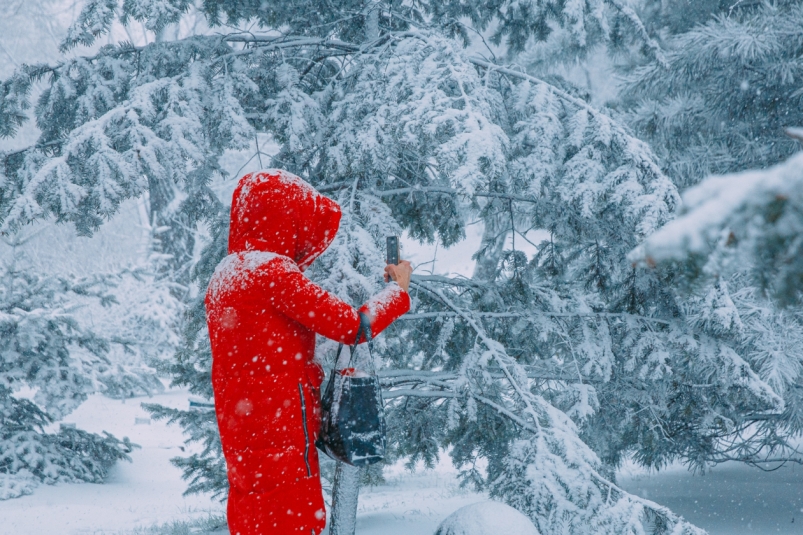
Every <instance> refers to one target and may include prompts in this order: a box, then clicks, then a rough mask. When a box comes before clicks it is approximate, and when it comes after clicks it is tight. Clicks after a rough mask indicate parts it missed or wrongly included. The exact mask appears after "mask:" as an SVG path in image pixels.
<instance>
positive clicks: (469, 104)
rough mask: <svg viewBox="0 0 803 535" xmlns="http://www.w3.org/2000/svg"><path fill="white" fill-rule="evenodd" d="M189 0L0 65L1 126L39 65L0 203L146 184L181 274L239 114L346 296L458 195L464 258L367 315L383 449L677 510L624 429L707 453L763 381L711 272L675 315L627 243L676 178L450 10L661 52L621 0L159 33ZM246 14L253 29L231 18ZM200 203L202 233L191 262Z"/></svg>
mask: <svg viewBox="0 0 803 535" xmlns="http://www.w3.org/2000/svg"><path fill="white" fill-rule="evenodd" d="M190 8H191V5H190V3H188V2H181V1H171V2H150V1H148V2H145V1H141V2H139V1H130V2H128V1H127V2H125V3H122V4H120V3H118V2H115V1H113V0H102V1H99V0H90V1H89V2H88V3H87V4H86V7H85V9H84V11H83V12H82V14H81V16H80V17H79V20H78V22H77V23H76V25H74V26H73V28H72V29H71V31H70V34H69V37H68V39H67V41H65V43H64V46H65V49H66V48H70V47H72V46H75V45H79V44H81V45H87V44H90V43H92V42H93V41H94V39H95V38H96V37H97V36H99V35H102V34H104V33H106V32H108V31H109V28H110V27H111V25H112V24H113V23H114V22H115V21H119V22H120V23H122V24H125V23H126V21H129V20H137V21H140V22H142V23H144V24H145V25H146V27H148V28H150V29H151V30H153V31H154V33H155V35H157V36H161V37H160V38H159V39H158V40H157V41H156V42H154V43H150V44H148V45H145V46H134V45H131V44H128V43H121V44H118V45H109V46H106V47H104V48H102V49H101V50H100V51H99V52H98V53H97V54H95V55H93V56H87V57H82V56H79V55H74V56H72V57H71V58H65V59H64V61H63V62H62V63H60V64H57V65H41V66H32V67H25V68H22V69H21V70H19V71H18V72H17V73H16V74H15V75H14V76H13V77H12V78H10V79H9V80H7V81H5V82H3V85H2V90H1V91H0V96H2V100H1V101H0V110H1V111H2V114H1V115H0V133H2V134H3V135H13V133H14V131H15V129H16V128H17V127H18V125H19V124H21V123H22V122H23V121H24V120H25V117H26V113H27V110H28V109H29V106H30V104H29V94H30V92H31V90H32V84H33V83H35V82H36V81H42V82H44V85H45V88H46V89H45V90H44V92H43V93H42V96H41V97H40V99H39V102H38V104H37V106H36V108H35V113H36V117H37V124H38V125H39V127H40V129H41V131H42V136H41V137H40V139H39V140H38V141H37V143H36V144H35V145H34V146H32V147H30V148H28V149H26V150H23V151H19V152H15V153H9V154H4V155H3V161H4V165H3V167H2V171H3V175H2V184H3V188H2V192H1V193H0V215H1V216H2V218H3V225H4V228H7V229H12V230H13V229H15V228H17V227H18V226H20V225H22V224H25V223H26V222H28V221H30V220H32V219H36V218H40V217H43V216H46V215H49V214H54V215H55V216H56V217H58V218H59V220H61V221H65V222H67V221H68V222H72V223H74V224H75V225H76V227H77V228H78V229H79V230H80V231H81V232H86V233H90V232H92V231H93V230H94V229H95V228H97V227H98V226H99V225H100V224H102V222H103V218H104V217H106V216H108V215H110V214H112V213H114V211H115V210H116V209H117V207H118V206H119V203H120V202H122V200H124V199H126V198H129V197H136V196H140V195H144V194H145V193H146V192H147V193H148V195H149V198H150V200H151V206H152V207H155V208H154V210H155V213H156V214H161V215H160V217H162V219H158V218H156V217H154V218H153V220H154V221H155V222H156V223H155V224H154V227H155V228H157V229H160V230H161V231H162V232H164V233H165V236H168V235H170V236H173V237H171V238H169V239H167V238H166V239H165V240H164V241H163V244H164V245H165V247H169V248H170V250H165V251H164V254H165V255H166V256H165V259H166V260H168V261H169V262H171V267H170V269H168V270H166V273H168V274H169V275H168V276H172V277H176V278H177V279H179V280H180V281H181V283H182V284H185V285H186V284H187V282H189V277H190V276H191V277H193V278H194V281H195V283H196V284H197V285H198V289H199V290H200V294H202V293H203V289H204V288H205V285H206V282H207V281H208V279H209V277H210V276H211V273H212V271H213V269H214V266H215V265H216V264H217V262H218V261H219V260H220V259H221V258H222V257H223V256H224V254H225V251H226V244H225V237H226V235H227V231H226V230H227V229H226V219H227V211H226V210H225V208H224V205H225V203H228V199H223V200H222V201H223V203H224V204H221V202H220V201H219V200H218V199H216V198H215V196H214V194H213V193H212V191H211V189H210V188H209V185H210V182H211V181H212V180H213V179H215V178H216V177H217V176H218V175H219V173H220V169H219V167H220V166H219V163H218V160H219V157H220V156H221V154H222V153H223V151H224V150H226V149H229V148H242V147H246V146H248V145H249V143H250V141H251V140H252V139H253V137H254V134H255V132H264V133H269V134H270V135H272V136H273V137H274V139H276V140H277V141H278V142H279V143H280V144H281V150H280V151H279V153H278V154H277V155H276V157H275V158H274V160H273V162H272V165H274V166H277V167H283V168H285V169H288V170H289V171H292V172H294V173H296V174H299V175H300V176H302V177H304V178H305V179H306V180H308V181H309V182H310V183H312V184H313V185H315V186H316V187H317V188H319V190H320V191H322V192H324V193H326V194H329V195H332V196H333V197H334V198H336V199H337V200H338V201H339V202H340V203H341V205H342V206H343V207H344V221H343V226H342V229H341V232H342V235H341V236H339V238H338V239H339V241H338V242H336V243H335V244H333V246H332V247H331V248H330V250H329V251H328V252H327V254H326V255H324V256H323V257H322V258H321V259H320V261H319V264H318V265H317V266H316V268H315V269H314V270H313V271H312V272H311V274H312V275H313V276H314V277H315V279H316V280H318V281H320V282H321V283H322V284H324V285H325V286H327V287H328V288H330V289H331V290H333V291H335V292H336V293H338V295H340V296H341V297H343V298H347V299H349V300H351V301H352V302H355V303H357V302H359V301H360V300H361V299H362V298H363V297H364V295H365V294H368V293H373V291H375V290H377V289H378V288H379V287H380V286H381V282H380V281H381V267H382V266H381V258H382V256H383V255H382V254H381V252H380V251H381V246H382V244H383V238H384V235H385V234H386V233H388V232H396V231H397V229H403V230H405V231H407V232H408V233H409V234H410V235H411V236H413V237H414V238H416V239H420V240H426V241H431V240H438V241H439V242H440V243H442V244H443V245H449V244H452V243H454V242H456V241H457V240H459V239H460V238H461V237H462V236H463V228H464V226H465V224H466V222H467V221H468V220H469V219H470V218H473V217H477V216H478V217H480V218H481V219H482V221H483V223H484V228H485V232H484V238H483V244H482V247H481V249H480V250H479V251H478V252H477V255H476V256H477V271H476V274H475V276H474V277H473V278H472V279H443V278H439V277H429V278H427V277H419V278H418V279H417V280H416V281H415V285H414V290H413V297H414V300H415V302H416V310H415V311H414V313H413V314H411V315H410V316H409V317H408V318H407V320H406V321H405V322H400V323H399V324H398V325H396V326H395V327H393V328H392V330H390V331H389V332H388V333H387V334H386V335H385V336H384V337H382V338H380V340H378V341H377V347H376V349H377V354H378V355H379V356H381V357H382V358H383V362H384V364H385V365H386V369H384V370H383V371H382V377H383V381H384V383H385V386H386V387H387V389H388V394H387V398H388V400H390V403H389V404H388V411H389V421H390V422H391V427H392V434H391V440H392V442H393V444H394V448H395V450H396V453H397V454H398V455H401V456H405V457H407V458H409V459H411V460H415V459H418V458H423V459H424V460H425V461H428V462H431V461H432V460H433V459H434V458H435V456H436V455H438V454H439V453H440V452H442V451H443V448H445V447H449V446H450V447H451V449H450V452H451V455H452V456H453V459H454V461H455V462H456V463H457V464H458V466H460V467H461V468H462V469H463V473H464V476H465V477H466V480H467V481H468V482H471V483H473V484H476V485H478V486H480V487H483V488H487V489H488V490H490V491H491V493H492V494H493V495H495V496H497V497H500V498H502V499H504V500H506V501H508V502H509V503H511V504H513V505H514V506H516V507H517V508H519V509H520V510H522V511H523V512H525V513H526V514H528V516H530V517H531V518H532V519H533V520H534V521H535V522H536V523H537V525H538V526H539V528H540V529H541V531H543V532H553V531H556V530H563V531H564V532H567V533H587V532H589V531H591V532H594V533H611V534H613V533H617V534H618V533H641V532H648V533H664V532H676V533H694V532H697V531H698V530H697V529H696V528H694V527H693V526H690V525H689V524H688V523H686V522H685V521H683V520H682V519H681V518H679V517H677V516H676V515H674V514H673V513H671V512H670V511H668V510H666V509H665V508H662V507H660V506H658V505H657V504H653V503H651V502H649V501H646V500H642V499H640V498H637V497H635V496H632V495H629V494H627V493H625V492H624V491H622V490H621V489H619V488H618V487H616V485H615V484H614V483H613V482H612V481H611V475H612V469H613V467H615V465H616V463H617V462H619V461H620V460H621V458H622V456H623V455H626V454H628V453H636V455H637V459H639V460H641V461H642V462H644V463H645V464H650V465H660V464H662V463H663V462H665V461H667V460H669V459H674V458H680V459H684V460H691V461H692V462H696V463H705V462H708V461H711V460H713V459H714V457H715V456H716V455H719V454H722V453H723V450H722V449H721V448H722V445H723V444H724V443H725V441H727V440H728V439H731V438H734V437H738V436H739V434H740V433H741V432H742V431H744V429H745V428H746V427H747V426H748V425H750V423H751V422H752V421H754V420H748V419H747V417H748V416H752V417H759V416H762V415H767V414H777V413H778V412H779V411H781V410H782V408H783V400H782V399H781V398H780V397H779V396H778V395H777V393H776V392H774V391H773V389H772V388H771V387H770V385H769V384H768V383H767V382H766V381H764V380H763V379H762V378H761V377H760V376H759V375H758V374H757V373H756V372H755V370H754V369H753V368H752V367H751V364H750V362H748V361H746V360H745V359H744V358H742V356H741V354H740V350H741V347H740V346H739V343H741V342H740V340H739V339H738V338H737V337H736V336H735V335H733V334H732V333H729V332H727V331H728V328H731V327H732V326H733V325H734V322H733V321H731V322H730V323H728V322H727V321H725V320H726V319H727V311H728V310H729V305H728V297H727V296H728V294H727V288H726V286H722V287H721V288H722V290H721V291H720V293H719V294H715V295H713V296H711V298H709V299H703V298H700V299H701V300H702V303H703V304H702V305H701V306H700V307H699V309H700V310H701V311H702V312H700V319H699V322H697V323H695V322H692V321H689V320H688V319H687V317H686V316H685V315H684V314H683V305H684V304H683V302H682V301H680V300H678V299H676V297H675V295H674V293H673V292H672V289H671V287H669V286H668V285H667V284H666V280H665V276H664V274H663V273H661V272H650V271H638V270H635V269H633V267H632V266H631V265H630V263H629V261H628V260H627V258H626V255H627V253H628V251H630V250H631V249H632V248H634V247H636V246H637V245H638V244H639V243H640V242H641V240H643V239H644V237H645V236H647V235H649V234H650V233H652V232H653V231H654V230H656V229H657V228H659V227H660V226H661V225H663V224H664V223H666V222H667V221H668V220H669V219H671V217H672V214H673V211H674V210H675V207H676V205H677V202H678V195H677V192H676V190H675V188H674V186H673V184H672V183H671V181H670V180H669V179H668V178H667V177H666V176H665V175H664V174H663V173H662V171H661V169H660V167H659V166H658V164H657V163H656V158H655V156H654V155H653V153H652V152H651V150H650V149H649V148H648V147H647V146H646V145H645V144H644V143H642V142H640V141H638V140H637V139H635V138H634V137H633V136H632V135H630V134H629V133H628V131H627V130H626V129H624V128H623V127H622V126H621V125H620V124H619V123H617V122H616V121H614V120H613V119H611V118H610V116H608V115H607V114H605V113H603V112H601V111H599V110H596V109H594V108H592V107H591V106H589V105H588V104H587V103H586V102H585V101H584V100H583V99H581V98H578V97H577V96H574V95H573V94H572V93H573V92H572V91H566V90H564V89H561V88H558V87H556V86H555V85H552V84H549V83H547V82H545V81H543V80H541V79H539V78H536V77H532V76H528V75H525V74H523V73H521V72H520V71H518V70H515V69H511V68H505V67H502V66H499V65H496V64H494V63H492V62H489V61H487V60H484V59H480V58H471V57H468V56H467V55H466V53H465V50H464V49H463V44H465V42H466V41H467V40H468V39H469V37H470V36H471V34H472V32H471V29H470V28H469V27H468V26H467V24H468V23H469V22H470V23H471V24H473V25H475V26H476V28H478V29H490V28H494V30H493V31H494V32H496V34H495V36H494V38H495V40H496V41H497V42H499V43H500V44H504V45H505V46H506V47H507V48H508V49H509V50H511V51H513V52H515V51H516V50H520V49H523V48H524V46H525V44H526V43H527V41H528V40H531V39H545V38H547V37H549V35H550V34H551V33H552V32H553V29H554V30H555V31H556V32H557V30H558V29H560V30H561V31H562V32H566V33H565V34H561V37H562V38H566V39H569V40H570V41H571V42H573V43H574V46H576V47H580V48H581V47H583V46H586V44H588V43H592V42H597V41H599V40H616V39H619V38H620V37H621V36H622V35H623V34H625V35H627V36H628V38H630V39H631V40H632V42H638V43H641V44H642V45H643V47H644V49H645V51H647V52H648V53H649V55H650V57H654V58H656V61H661V59H660V58H661V53H660V50H658V49H657V48H656V47H657V45H655V42H654V41H653V40H652V39H650V38H649V37H648V36H647V35H646V32H645V30H644V25H643V24H641V22H640V21H639V19H638V17H637V16H636V14H635V12H633V11H632V10H631V9H629V8H628V6H627V4H625V3H624V2H619V1H616V0H598V1H582V2H581V1H576V2H575V1H572V2H507V1H503V2H499V3H497V4H494V5H493V6H489V5H487V4H484V3H481V2H451V1H446V2H416V3H412V4H399V3H396V2H384V1H379V2H374V1H370V2H366V1H348V2H347V1H343V2H335V3H331V2H320V3H319V2H317V1H315V0H310V1H308V2H259V3H257V2H225V1H220V2H212V1H210V2H205V3H203V4H202V5H201V6H200V8H199V9H200V11H201V13H203V15H204V16H206V18H207V20H208V23H209V24H210V25H212V26H215V25H218V26H219V27H218V28H216V30H215V32H216V33H210V34H209V35H196V36H189V37H186V38H183V39H180V40H175V41H169V40H166V39H164V35H165V32H164V30H165V28H166V27H167V26H169V25H170V24H175V23H176V22H177V21H178V20H179V19H180V17H181V16H182V13H184V12H186V11H187V10H189V9H190ZM250 22H255V23H256V29H257V30H258V31H256V30H255V28H251V29H250V30H249V31H243V32H241V31H236V30H232V29H231V28H232V27H236V26H237V25H243V27H244V26H245V24H248V23H250ZM623 29H626V30H623ZM220 30H223V32H222V33H221V32H220ZM567 36H568V37H567ZM235 178H236V177H235ZM165 192H166V193H165ZM155 199H161V200H160V201H159V202H160V203H161V204H158V203H156V202H155ZM164 214H167V216H165V215H164ZM159 221H162V222H161V223H160V222H159ZM201 224H206V225H209V226H210V227H211V228H212V232H211V234H212V236H213V237H214V239H213V240H212V241H211V243H209V244H208V246H207V247H206V249H205V251H204V253H203V254H202V255H201V260H200V262H198V263H197V265H195V267H194V269H193V270H192V275H188V274H189V273H190V270H188V269H187V267H188V266H191V265H192V259H193V256H192V254H190V251H193V250H196V249H197V244H195V243H194V240H195V236H196V231H197V229H198V226H199V225H201ZM530 228H536V229H543V230H545V231H546V232H548V234H549V239H548V240H546V241H545V242H544V243H542V244H539V253H538V255H537V256H536V257H535V258H534V259H528V258H526V257H525V256H524V255H523V253H521V252H520V251H517V250H516V249H515V243H516V239H525V237H526V234H527V232H526V231H527V230H528V229H530ZM169 233H172V234H169ZM508 236H513V237H514V239H513V244H514V247H513V248H512V250H505V243H506V238H507V237H508ZM189 295H191V292H190V293H189ZM723 303H724V304H723ZM706 314H707V315H706ZM723 318H724V319H723ZM204 320H205V318H204V311H203V306H202V302H201V300H200V298H198V299H196V300H195V301H194V303H193V305H192V306H191V310H190V315H189V318H188V320H187V323H186V328H185V339H184V344H183V347H182V348H181V349H180V350H179V352H178V354H177V358H176V361H175V363H174V364H173V366H172V371H173V373H174V374H175V375H174V377H175V379H174V382H176V383H177V384H185V385H189V386H190V387H191V389H192V390H193V392H195V393H196V394H199V395H203V396H205V397H207V398H209V399H211V383H210V381H209V370H210V355H209V348H208V338H207V336H206V333H205V321H204ZM330 356H331V346H327V345H322V346H321V358H322V359H323V360H326V359H327V358H328V357H330ZM699 385H703V388H699ZM152 410H154V411H155V412H156V414H157V415H161V416H165V417H170V418H172V419H174V420H176V421H179V422H181V423H182V424H183V425H184V426H185V429H187V431H188V433H189V434H190V438H191V439H192V440H195V441H199V442H201V445H202V449H201V451H198V452H197V453H196V454H195V455H193V456H191V457H189V458H186V459H181V460H179V461H178V464H180V465H181V466H182V467H183V468H184V469H185V474H186V475H187V477H189V478H191V487H190V490H191V491H213V492H219V493H220V494H223V495H224V494H225V474H224V467H223V461H222V457H221V455H220V449H219V441H218V440H217V435H216V428H215V424H214V417H213V415H212V413H210V412H184V411H170V410H166V409H160V408H156V407H152ZM690 415H691V416H690ZM727 451H728V450H727V449H726V450H725V452H727ZM482 460H486V461H487V470H480V469H477V468H476V467H477V466H478V465H479V464H481V463H480V461H482Z"/></svg>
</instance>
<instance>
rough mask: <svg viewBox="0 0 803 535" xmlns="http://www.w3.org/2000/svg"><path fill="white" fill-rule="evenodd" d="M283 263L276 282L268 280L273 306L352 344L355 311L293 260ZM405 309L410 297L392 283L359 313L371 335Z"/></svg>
mask: <svg viewBox="0 0 803 535" xmlns="http://www.w3.org/2000/svg"><path fill="white" fill-rule="evenodd" d="M286 264H290V265H286V266H283V267H284V269H282V270H281V275H279V277H277V280H276V281H275V283H270V284H274V285H273V286H272V287H270V288H269V293H270V294H271V302H272V305H273V306H274V308H275V309H276V310H278V311H279V312H281V313H282V314H284V315H286V316H288V317H290V318H292V319H294V320H295V321H297V322H298V323H300V324H301V325H303V326H305V327H306V328H308V329H310V330H311V331H314V332H316V333H318V334H320V335H321V336H325V337H327V338H329V339H331V340H334V341H336V342H342V343H344V344H352V343H354V338H355V337H356V336H357V329H358V327H359V325H360V317H359V314H358V311H357V310H355V309H354V308H353V307H352V306H350V305H349V304H347V303H345V302H344V301H341V300H340V299H338V298H337V297H336V296H334V295H332V294H330V293H329V292H327V291H326V290H324V289H323V288H321V287H320V286H318V285H317V284H315V283H314V282H312V281H311V280H309V279H308V278H307V277H305V276H304V274H303V273H301V271H300V270H299V269H298V267H297V266H296V265H295V264H293V263H292V262H290V261H287V262H286ZM270 284H269V286H270ZM408 310H410V297H409V296H408V295H407V292H405V291H404V290H402V289H401V288H400V287H399V286H398V285H397V284H395V283H393V284H389V285H388V286H387V287H386V288H385V289H384V290H382V291H381V292H379V293H378V294H376V295H375V296H374V297H372V298H371V299H369V300H368V302H367V303H365V304H364V305H363V306H362V307H360V310H359V312H363V313H365V314H367V315H368V317H369V318H371V336H372V337H374V336H376V335H378V334H379V333H380V332H382V331H383V330H385V328H386V327H387V326H388V325H390V324H391V323H393V321H394V320H395V319H396V318H398V317H399V316H401V315H402V314H404V313H406V312H407V311H408ZM364 341H365V340H364V339H362V340H360V342H364Z"/></svg>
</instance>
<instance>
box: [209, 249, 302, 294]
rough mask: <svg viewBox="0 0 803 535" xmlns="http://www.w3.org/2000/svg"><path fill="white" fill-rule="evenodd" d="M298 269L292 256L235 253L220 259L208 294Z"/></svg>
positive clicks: (268, 253) (256, 252) (257, 252)
mask: <svg viewBox="0 0 803 535" xmlns="http://www.w3.org/2000/svg"><path fill="white" fill-rule="evenodd" d="M288 271H298V266H297V265H296V264H295V262H293V261H292V260H291V259H290V258H288V257H286V256H283V255H280V254H276V253H270V252H267V251H245V252H241V253H233V254H230V255H228V256H227V257H226V258H224V259H223V260H221V261H220V263H219V264H218V266H217V268H216V269H215V273H214V275H212V278H211V280H210V281H209V288H208V290H207V295H208V296H214V295H217V294H219V293H220V292H224V291H227V290H230V289H232V288H234V287H240V288H242V287H243V286H247V285H249V283H252V282H256V279H258V278H260V277H261V276H264V275H273V276H276V275H278V274H280V273H283V272H288Z"/></svg>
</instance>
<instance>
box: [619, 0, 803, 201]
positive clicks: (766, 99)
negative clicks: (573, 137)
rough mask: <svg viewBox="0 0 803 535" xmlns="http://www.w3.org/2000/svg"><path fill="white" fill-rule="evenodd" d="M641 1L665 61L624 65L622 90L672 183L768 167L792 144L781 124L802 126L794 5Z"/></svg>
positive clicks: (801, 68)
mask: <svg viewBox="0 0 803 535" xmlns="http://www.w3.org/2000/svg"><path fill="white" fill-rule="evenodd" d="M645 4H647V7H648V8H654V9H652V10H650V11H652V13H651V16H650V17H649V18H650V20H652V21H653V22H652V24H653V25H655V26H658V27H660V29H661V34H663V35H665V45H666V48H667V49H668V50H667V52H666V64H660V63H658V62H656V61H646V62H644V63H643V64H641V65H639V66H637V67H634V68H632V69H631V70H630V72H628V74H627V76H626V79H625V83H624V86H623V88H622V96H623V99H624V100H625V103H626V104H627V109H628V112H629V118H628V120H629V122H630V123H631V124H632V125H633V126H634V127H635V128H636V131H637V133H638V134H639V135H641V136H643V138H644V139H646V140H648V141H649V142H650V143H651V144H652V145H653V147H655V149H656V152H657V153H658V155H659V156H660V157H661V159H662V163H663V165H664V167H665V168H666V170H667V172H668V174H669V175H670V176H671V177H672V179H673V180H674V181H675V183H676V184H678V185H679V186H680V187H681V188H685V187H688V186H690V185H693V184H696V183H697V182H698V181H699V180H701V179H702V178H703V177H705V176H707V175H709V174H712V173H715V174H721V173H728V172H734V171H742V170H745V169H752V168H761V167H767V166H769V165H773V164H776V163H779V162H781V161H783V160H784V159H786V158H787V157H789V156H790V155H791V154H792V153H793V152H794V151H795V150H797V143H796V142H795V141H794V140H792V139H789V138H788V137H787V136H785V135H784V132H783V129H784V128H786V127H795V126H799V125H801V124H803V111H801V110H803V107H801V99H803V85H802V84H801V82H800V80H801V76H803V65H801V45H802V44H803V41H802V39H803V37H801V33H800V26H801V24H803V6H801V4H800V2H797V1H794V0H792V1H787V0H779V1H775V2H699V3H697V2H694V3H693V4H699V5H697V6H695V7H692V6H689V5H687V2H686V1H685V0H677V1H671V2H661V3H660V4H662V7H661V8H658V7H657V6H658V4H659V3H658V2H645ZM670 14H671V15H670ZM656 29H657V28H656Z"/></svg>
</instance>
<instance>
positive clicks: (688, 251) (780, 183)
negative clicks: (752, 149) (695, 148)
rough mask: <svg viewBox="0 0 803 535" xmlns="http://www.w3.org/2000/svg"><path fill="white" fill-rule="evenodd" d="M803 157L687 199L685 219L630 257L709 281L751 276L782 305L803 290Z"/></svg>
mask: <svg viewBox="0 0 803 535" xmlns="http://www.w3.org/2000/svg"><path fill="white" fill-rule="evenodd" d="M801 191H803V155H801V154H798V155H795V156H793V157H792V158H790V159H789V160H787V161H786V162H784V163H782V164H779V165H776V166H774V167H771V168H769V169H762V170H755V171H745V172H742V173H734V174H731V175H724V176H713V177H710V178H708V179H706V180H704V181H703V182H701V183H700V184H699V185H697V186H695V187H693V188H691V189H689V190H687V191H686V192H685V193H684V195H683V200H684V211H683V213H682V214H681V216H680V217H678V218H677V219H676V220H674V221H672V222H671V223H669V224H667V225H666V226H665V227H664V228H662V229H661V230H659V231H658V232H656V233H655V234H653V235H652V236H650V238H649V239H648V240H646V241H645V242H644V244H643V245H641V246H639V247H638V248H636V249H635V250H634V251H633V252H632V253H631V255H630V258H631V259H632V260H633V261H635V262H647V263H650V264H655V263H662V262H669V261H683V262H685V263H686V265H688V266H693V267H690V268H689V273H690V274H692V276H695V275H694V274H695V273H698V274H705V275H707V276H708V277H712V276H721V275H727V274H729V273H733V272H737V271H740V270H743V269H744V268H747V269H749V270H751V272H752V275H753V278H754V279H756V281H757V282H758V283H759V285H760V286H763V287H765V288H768V289H769V290H770V291H771V292H772V294H773V295H774V296H775V297H776V298H778V299H779V300H780V301H781V302H782V303H785V304H790V303H794V302H798V301H799V298H800V297H799V296H800V291H801V288H803V263H801V262H803V260H802V259H803V250H801V248H802V247H803V243H802V242H801V236H803V219H801V216H800V213H801V206H803V198H802V197H801Z"/></svg>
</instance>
